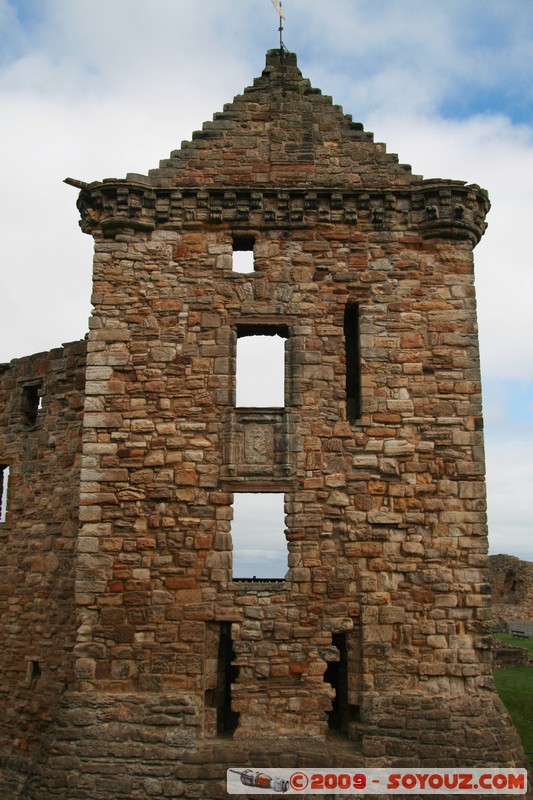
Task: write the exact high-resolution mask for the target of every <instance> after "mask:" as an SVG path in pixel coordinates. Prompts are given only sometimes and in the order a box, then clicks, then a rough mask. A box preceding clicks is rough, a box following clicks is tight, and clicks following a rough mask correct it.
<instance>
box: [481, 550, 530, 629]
mask: <svg viewBox="0 0 533 800" xmlns="http://www.w3.org/2000/svg"><path fill="white" fill-rule="evenodd" d="M489 574H490V584H491V590H492V608H493V615H494V620H493V624H494V625H495V627H496V629H497V630H502V631H506V630H507V629H508V627H509V626H508V625H507V623H511V622H513V620H515V621H516V620H533V564H532V563H531V562H530V561H523V560H522V559H520V558H517V557H516V556H508V555H496V556H490V557H489ZM510 627H513V626H512V625H511V626H510Z"/></svg>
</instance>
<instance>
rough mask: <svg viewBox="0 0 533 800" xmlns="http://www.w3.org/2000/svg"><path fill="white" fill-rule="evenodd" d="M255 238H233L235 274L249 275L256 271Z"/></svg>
mask: <svg viewBox="0 0 533 800" xmlns="http://www.w3.org/2000/svg"><path fill="white" fill-rule="evenodd" d="M254 244H255V240H254V238H253V236H234V237H233V261H232V269H233V272H241V273H247V272H248V273H249V272H253V271H254V270H255V259H254Z"/></svg>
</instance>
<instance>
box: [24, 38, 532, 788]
mask: <svg viewBox="0 0 533 800" xmlns="http://www.w3.org/2000/svg"><path fill="white" fill-rule="evenodd" d="M287 58H288V62H286V64H285V66H287V63H288V66H289V67H290V69H288V68H287V69H282V65H281V63H280V60H279V54H275V53H271V54H269V55H268V57H267V68H268V74H267V75H266V76H265V75H264V76H263V77H262V78H261V79H260V80H259V81H258V82H256V84H255V85H254V87H252V88H251V90H250V91H249V92H246V93H245V95H242V96H241V97H240V98H238V99H237V100H236V104H235V105H232V106H231V107H229V108H227V109H226V111H224V112H222V114H221V115H220V116H219V117H217V118H215V120H214V121H213V124H212V126H210V125H208V126H207V127H206V128H205V129H204V132H203V134H205V135H203V134H202V135H201V136H199V137H196V139H195V140H193V143H192V145H191V146H190V147H185V148H183V150H182V152H181V153H180V154H179V155H177V156H173V157H172V158H171V159H169V163H165V164H164V165H163V166H162V167H160V170H163V172H161V171H160V170H156V171H155V172H153V173H150V175H149V176H144V177H143V176H129V177H128V179H126V180H123V181H118V180H108V181H103V182H102V183H95V184H89V185H88V186H87V187H85V189H84V190H83V191H82V193H81V195H80V198H79V208H80V211H81V214H82V227H83V229H84V230H85V231H86V232H88V233H91V234H92V235H93V236H94V239H95V260H94V293H93V303H94V307H95V308H94V313H93V317H92V319H91V324H90V335H89V340H88V345H87V371H86V399H85V414H84V430H83V461H82V471H81V506H80V533H79V560H78V568H77V574H76V602H77V605H78V609H79V614H80V622H81V624H80V626H79V628H78V631H77V643H76V648H75V653H76V664H75V674H76V684H75V691H72V692H71V693H69V694H68V696H66V697H65V701H64V705H63V707H62V711H61V717H60V720H59V721H58V724H57V726H55V727H52V728H51V731H50V741H52V742H55V743H56V744H57V743H58V742H60V752H61V757H60V758H56V753H57V752H58V750H57V749H55V747H56V745H54V748H52V749H51V750H50V758H49V761H48V762H47V761H46V756H45V757H44V758H43V763H42V765H41V767H40V768H39V771H36V774H35V779H34V782H33V783H32V790H31V794H30V795H29V796H31V797H32V798H33V797H39V792H41V795H42V794H43V787H45V790H46V795H47V796H48V797H57V798H58V800H70V798H76V800H81V798H83V797H85V798H90V800H103V798H106V799H107V798H108V797H109V796H111V795H112V796H114V797H124V798H126V797H132V796H135V795H136V794H137V795H139V796H144V795H145V794H148V793H153V794H157V793H158V792H159V793H162V792H164V793H165V794H166V796H169V797H180V796H182V795H183V794H185V796H187V794H188V795H189V796H206V795H207V796H213V797H215V796H224V794H223V792H224V789H223V786H222V785H221V784H220V783H219V785H218V788H217V789H216V791H217V792H218V794H215V790H213V793H212V795H211V792H212V789H211V788H209V789H206V786H207V785H208V782H209V781H210V780H211V779H213V776H215V775H216V779H217V781H219V779H220V776H221V774H223V770H221V764H223V763H231V762H232V761H234V763H235V762H237V763H241V764H247V763H249V764H252V765H254V762H255V759H256V758H258V757H259V758H260V759H261V766H263V765H264V766H265V767H266V766H267V765H268V764H269V763H270V764H275V763H276V764H281V763H282V764H283V765H287V764H288V763H291V764H300V763H301V762H300V761H297V758H298V756H297V755H296V753H295V752H294V751H293V752H292V753H290V752H289V753H285V754H281V755H280V752H279V750H280V742H283V743H285V742H286V741H287V742H294V743H295V744H294V747H293V750H296V749H299V750H300V753H304V754H305V753H308V752H309V753H311V752H312V753H313V754H315V753H316V752H317V751H320V750H322V752H323V753H326V754H327V757H328V760H329V761H330V763H337V762H336V761H335V758H334V756H333V755H332V753H331V751H332V749H334V748H335V744H333V745H330V749H329V750H328V742H329V739H328V736H329V727H328V724H329V722H331V720H332V717H331V716H328V715H330V714H331V713H333V709H332V700H333V699H334V695H335V691H334V689H333V683H336V692H337V696H339V694H340V693H343V695H344V696H343V698H342V700H343V704H344V710H343V714H344V717H343V719H342V721H341V722H342V724H341V726H340V727H339V728H337V729H336V734H337V735H338V736H339V737H344V743H345V745H346V750H345V751H344V752H343V765H345V766H349V765H351V764H354V765H355V764H359V765H365V766H370V765H377V764H384V765H386V764H396V765H398V764H403V765H406V766H408V765H412V764H413V763H419V764H423V765H427V766H444V765H449V766H454V765H466V764H480V765H481V764H484V765H487V764H489V763H490V764H495V765H500V766H501V765H503V764H505V765H510V764H512V763H521V759H522V758H523V755H522V752H521V749H520V744H519V741H518V738H517V736H516V734H515V733H514V732H513V730H512V728H511V727H510V723H509V720H508V718H507V717H506V716H505V713H504V712H503V710H502V707H501V705H500V704H499V701H498V699H497V697H496V695H495V692H494V690H493V686H492V681H491V676H490V650H489V647H490V637H488V636H487V634H488V633H489V608H488V597H489V594H488V591H489V590H488V585H487V580H486V578H487V555H486V548H487V537H486V517H485V485H484V477H483V476H484V463H483V443H482V431H481V428H482V424H481V390H480V375H479V357H478V343H477V334H476V313H475V293H474V285H473V260H472V248H473V245H475V243H476V242H477V241H478V240H479V237H480V236H481V235H482V233H483V230H484V226H485V223H484V217H485V214H486V212H487V210H488V200H487V196H486V193H485V192H483V191H482V190H480V189H479V187H476V186H465V185H464V184H463V183H460V182H455V181H423V180H422V179H421V178H416V177H415V176H412V175H411V173H410V171H409V170H408V169H405V168H402V167H400V166H399V165H398V164H397V161H396V160H395V159H394V158H393V157H391V156H386V154H384V148H383V147H382V146H380V145H375V144H374V143H373V142H372V141H371V138H370V137H368V136H366V135H364V132H363V131H361V128H360V126H359V127H357V126H356V127H354V128H352V127H350V125H351V123H349V122H348V120H347V118H346V117H344V115H342V114H341V112H340V110H339V109H337V108H335V107H334V106H332V104H331V103H330V102H329V100H326V99H325V98H322V97H321V96H320V95H319V94H317V93H316V92H313V91H312V90H311V89H310V87H309V84H308V83H306V82H305V81H303V79H302V78H301V75H300V73H299V72H298V71H297V70H296V62H295V58H294V57H290V58H289V57H288V56H287ZM291 148H292V149H291ZM281 155H283V158H281ZM167 170H168V171H167ZM289 175H290V176H291V177H288V176H289ZM245 246H246V247H247V248H249V249H252V250H253V256H254V270H253V272H251V273H249V274H240V273H237V272H235V271H233V269H232V259H233V253H234V251H235V250H238V249H239V248H243V247H245ZM350 306H357V308H358V315H359V326H358V338H359V345H360V374H361V378H360V383H361V398H360V400H361V408H360V411H359V412H358V414H357V417H356V418H353V419H350V414H349V413H348V404H347V389H346V372H347V351H346V341H345V339H346V331H345V319H346V310H347V307H350ZM253 331H256V332H260V331H263V332H268V333H269V334H272V333H275V332H278V333H279V334H280V335H281V336H282V337H283V338H284V339H285V352H286V378H285V402H284V405H283V406H282V407H280V408H276V409H267V410H266V411H265V410H261V411H260V413H259V411H258V410H257V409H251V410H250V409H239V408H237V407H236V405H235V400H236V396H235V373H236V368H235V362H236V348H237V340H238V338H239V336H241V335H245V334H247V333H250V332H253ZM250 431H251V432H252V433H250ZM249 433H250V435H249ZM242 491H244V492H246V491H247V492H279V493H282V494H283V495H284V500H285V526H286V530H285V536H286V543H287V561H288V565H287V566H288V569H287V574H286V577H285V580H282V581H280V582H278V583H275V584H274V583H272V584H266V585H263V586H258V585H256V584H253V583H252V584H250V583H248V584H246V583H242V582H239V581H235V580H234V579H233V571H232V533H231V530H232V528H231V525H232V517H233V499H234V494H235V493H236V492H242ZM250 536H251V537H253V531H251V532H250ZM224 641H225V642H226V644H225V654H224V648H223V647H222V644H223V643H224ZM221 655H222V658H221ZM224 655H225V663H224V664H221V661H224ZM335 664H338V665H339V669H340V668H341V666H342V669H343V671H344V675H345V682H346V685H345V686H343V682H342V681H341V679H340V678H339V677H337V679H336V678H335V677H332V676H334V674H335ZM224 672H225V674H224ZM228 677H229V680H228ZM228 695H230V696H229V697H228ZM231 715H233V717H231ZM341 716H342V714H341ZM228 718H229V722H230V723H231V724H232V727H231V726H226V727H225V723H226V722H227V721H228ZM480 731H482V732H483V733H482V734H480V733H479V732H480ZM232 735H233V740H232V739H231V736H232ZM302 740H305V742H304V743H302ZM333 741H334V742H336V741H338V740H337V739H334V740H333ZM273 742H274V744H273ZM296 742H299V743H300V745H298V747H297V744H296ZM258 754H260V755H258ZM330 756H331V758H330ZM237 757H238V758H237ZM302 759H303V760H305V755H304V756H302ZM255 763H256V765H257V762H255ZM199 765H200V767H201V768H200V767H199ZM156 784H157V785H156Z"/></svg>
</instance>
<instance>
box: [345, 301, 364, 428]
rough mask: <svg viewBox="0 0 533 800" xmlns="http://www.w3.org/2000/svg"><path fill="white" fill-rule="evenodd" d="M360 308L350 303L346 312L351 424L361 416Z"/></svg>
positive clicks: (346, 350) (348, 395) (347, 373)
mask: <svg viewBox="0 0 533 800" xmlns="http://www.w3.org/2000/svg"><path fill="white" fill-rule="evenodd" d="M359 338H360V337H359V306H358V305H357V303H348V304H347V306H346V310H345V312H344V347H345V354H346V418H347V420H348V422H350V423H351V424H353V423H355V422H357V420H358V419H359V417H360V416H361V354H360V347H359Z"/></svg>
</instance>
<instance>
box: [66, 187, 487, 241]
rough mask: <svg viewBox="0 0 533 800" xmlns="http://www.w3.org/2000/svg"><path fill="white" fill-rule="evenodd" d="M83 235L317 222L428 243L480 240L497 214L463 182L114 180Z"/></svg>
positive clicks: (90, 212)
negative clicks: (312, 184) (187, 183)
mask: <svg viewBox="0 0 533 800" xmlns="http://www.w3.org/2000/svg"><path fill="white" fill-rule="evenodd" d="M78 208H79V210H80V214H81V222H80V226H81V228H82V230H83V232H84V233H90V234H96V233H97V231H98V230H100V231H101V234H102V235H103V236H105V237H112V236H114V235H116V233H117V232H119V231H124V230H128V229H129V230H132V231H144V232H150V231H153V230H156V229H159V228H161V229H164V230H165V229H168V230H182V229H190V228H194V227H199V226H204V225H210V226H212V225H226V226H227V225H228V224H230V225H232V224H235V223H237V224H238V225H239V226H240V227H242V228H247V227H249V228H252V229H257V228H265V227H266V228H268V227H269V226H271V227H278V226H280V225H282V226H284V227H290V228H299V227H303V228H305V227H307V228H312V227H314V226H315V225H317V224H318V223H329V224H336V223H339V224H343V225H352V226H354V227H355V229H356V230H363V231H368V230H372V229H374V230H380V229H382V228H387V229H393V230H394V229H403V230H408V231H409V232H411V233H413V234H419V235H421V236H422V237H423V238H424V239H436V238H444V239H449V238H460V239H468V240H470V241H471V242H472V244H473V245H475V244H477V243H478V242H479V240H480V239H481V237H482V235H483V233H484V231H485V228H486V223H485V216H486V214H487V212H488V211H489V208H490V203H489V200H488V195H487V193H486V191H485V190H483V189H480V188H479V186H477V185H475V184H465V183H464V182H460V181H436V180H428V181H421V182H420V184H418V185H415V186H413V187H410V188H408V189H407V188H404V189H395V190H392V189H389V190H387V191H383V190H380V189H368V188H364V189H361V190H358V191H354V190H353V189H346V190H343V191H339V190H338V189H337V190H333V189H331V188H328V187H324V188H322V187H321V188H314V189H313V190H310V189H307V188H300V187H286V188H284V189H283V191H279V190H273V189H270V188H261V187H241V186H239V187H237V188H235V189H232V190H228V189H223V188H220V187H208V188H206V187H201V188H198V187H180V188H176V189H162V188H159V187H154V186H151V185H150V184H149V183H147V184H143V183H137V182H133V181H130V180H120V181H115V180H108V181H104V182H103V183H94V184H90V185H89V186H88V187H87V188H86V189H84V190H83V191H82V192H81V194H80V197H79V200H78Z"/></svg>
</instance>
